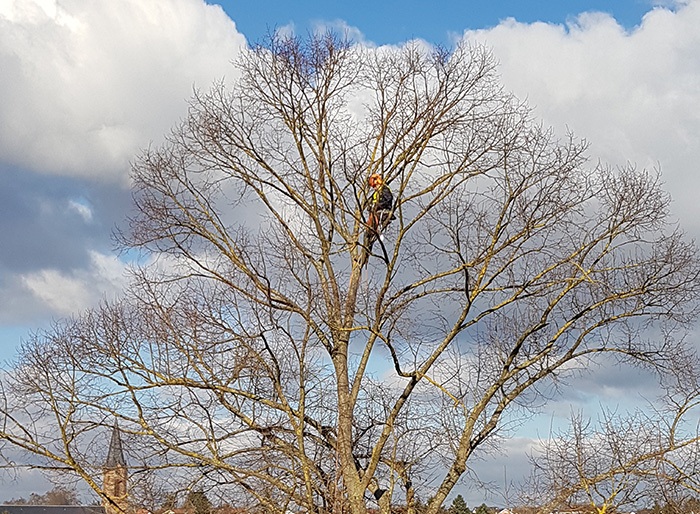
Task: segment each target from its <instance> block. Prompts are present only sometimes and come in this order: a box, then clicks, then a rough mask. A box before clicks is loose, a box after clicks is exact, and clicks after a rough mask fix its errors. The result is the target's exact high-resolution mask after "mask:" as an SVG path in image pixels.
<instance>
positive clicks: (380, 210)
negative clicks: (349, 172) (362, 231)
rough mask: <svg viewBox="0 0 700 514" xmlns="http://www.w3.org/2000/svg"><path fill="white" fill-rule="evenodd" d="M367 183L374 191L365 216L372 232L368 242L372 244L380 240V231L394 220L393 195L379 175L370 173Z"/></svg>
mask: <svg viewBox="0 0 700 514" xmlns="http://www.w3.org/2000/svg"><path fill="white" fill-rule="evenodd" d="M368 183H369V187H371V188H372V189H373V190H374V192H373V193H372V197H371V198H370V203H369V214H368V216H367V225H368V226H369V229H370V231H371V232H372V237H371V238H370V241H371V242H374V241H376V239H377V238H381V233H382V230H384V228H385V227H386V226H387V225H388V224H389V223H390V222H391V220H393V219H395V216H394V214H393V209H394V195H393V194H392V193H391V190H390V189H389V187H388V186H387V185H386V184H385V183H384V179H383V178H382V176H381V175H380V174H379V173H372V175H370V177H369V179H368Z"/></svg>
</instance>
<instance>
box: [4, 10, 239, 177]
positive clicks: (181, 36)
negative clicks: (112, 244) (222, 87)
mask: <svg viewBox="0 0 700 514" xmlns="http://www.w3.org/2000/svg"><path fill="white" fill-rule="evenodd" d="M244 45H245V40H244V38H243V36H242V35H240V34H238V33H237V32H236V29H235V25H234V23H233V22H232V21H231V20H230V19H229V18H228V17H227V16H226V14H225V13H224V12H223V10H222V9H221V8H220V7H219V6H212V5H207V4H205V3H204V2H202V1H201V0H120V1H118V2H115V1H112V0H65V1H61V2H58V0H0V69H2V70H3V72H2V74H0V97H2V98H3V101H2V102H0V161H5V162H9V163H12V164H15V165H19V166H23V167H27V168H30V169H33V170H37V171H43V172H50V173H58V174H65V175H79V176H92V177H96V176H98V175H102V176H105V177H106V178H108V179H111V180H115V179H117V180H125V179H126V176H127V174H128V161H129V160H130V159H131V158H132V157H133V155H134V153H135V152H136V151H138V149H139V148H142V147H144V146H146V145H148V144H149V143H150V142H151V141H154V140H156V141H157V140H160V138H161V136H162V135H163V134H165V133H166V132H167V131H168V130H169V128H170V127H171V126H172V125H173V124H174V123H176V122H177V121H178V120H179V119H180V118H182V117H183V116H184V114H185V109H186V100H187V99H188V98H189V97H190V96H191V94H192V90H193V87H195V86H197V87H201V88H204V89H206V88H207V87H208V86H209V85H210V84H211V83H212V82H213V81H215V80H220V79H222V78H223V77H225V76H231V75H232V74H233V73H234V69H233V67H232V66H231V64H230V63H231V61H232V60H233V59H234V58H235V56H236V54H237V52H238V51H239V50H240V48H241V47H242V46H244Z"/></svg>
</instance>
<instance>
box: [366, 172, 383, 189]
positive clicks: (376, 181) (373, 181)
mask: <svg viewBox="0 0 700 514" xmlns="http://www.w3.org/2000/svg"><path fill="white" fill-rule="evenodd" d="M367 182H368V183H369V187H379V186H381V185H382V184H383V183H384V179H383V178H382V176H381V175H380V174H379V173H372V174H371V175H370V176H369V178H368V179H367Z"/></svg>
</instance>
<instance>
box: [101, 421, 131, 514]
mask: <svg viewBox="0 0 700 514" xmlns="http://www.w3.org/2000/svg"><path fill="white" fill-rule="evenodd" d="M127 476H128V471H127V468H126V459H124V450H123V448H122V438H121V432H120V431H119V426H118V425H117V422H116V421H115V422H114V428H113V429H112V437H111V439H110V441H109V448H108V450H107V460H106V461H105V464H104V468H103V474H102V478H103V481H102V491H103V492H104V494H105V496H106V498H105V499H104V500H103V502H102V506H103V507H104V509H105V514H124V513H125V512H126V511H127V507H128V497H127Z"/></svg>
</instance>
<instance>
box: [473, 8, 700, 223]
mask: <svg viewBox="0 0 700 514" xmlns="http://www.w3.org/2000/svg"><path fill="white" fill-rule="evenodd" d="M699 24H700V1H698V0H692V1H690V2H687V3H685V4H679V5H678V7H677V10H675V11H671V10H668V9H663V8H655V9H653V10H651V11H650V12H649V13H647V14H646V15H645V17H644V19H643V20H642V23H641V25H640V26H639V27H637V28H635V29H634V30H633V31H626V30H624V29H623V28H622V27H621V26H620V25H618V24H617V23H616V22H615V20H614V19H612V18H611V17H609V16H608V15H605V14H600V13H587V14H583V15H581V16H579V17H578V18H576V19H574V20H572V21H570V22H569V23H568V24H567V26H561V25H551V24H545V23H534V24H530V25H526V24H521V23H517V22H516V21H514V20H512V19H510V20H506V21H504V22H503V23H501V24H500V25H499V26H497V27H494V28H492V29H488V30H478V31H468V32H465V34H464V37H465V38H466V39H468V40H471V41H479V42H484V43H485V44H486V45H488V46H489V47H491V48H492V50H493V53H494V55H495V57H496V59H497V60H498V61H499V62H500V63H501V66H500V72H501V74H502V78H503V82H504V84H505V85H506V87H507V88H508V89H510V90H512V91H513V92H514V93H515V94H516V95H517V96H519V97H520V98H523V99H527V100H528V102H529V103H530V104H531V105H532V106H534V107H535V109H536V110H535V113H536V114H537V115H538V116H540V117H542V118H543V119H544V121H545V123H547V124H551V125H552V126H554V127H555V128H556V129H557V130H558V131H559V132H561V133H563V132H564V130H565V129H566V128H569V129H572V130H573V131H574V133H575V134H576V135H577V136H579V137H584V138H585V139H587V140H588V141H589V142H590V143H591V155H592V156H593V157H594V158H601V159H602V160H603V161H605V162H608V163H611V164H614V165H619V164H625V163H626V162H631V163H634V164H636V165H638V166H640V167H647V168H650V167H654V166H659V165H660V166H661V169H662V171H663V177H664V180H665V182H666V186H667V189H668V191H669V192H670V193H671V194H672V196H673V198H674V202H675V203H674V213H675V214H676V215H677V216H680V217H681V218H682V221H683V225H684V226H685V227H686V228H687V229H689V230H691V232H692V233H693V234H694V235H695V236H698V235H700V217H698V216H697V206H696V200H695V191H697V190H698V188H700V173H698V171H697V170H698V166H697V163H698V161H700V140H699V138H698V137H697V136H698V134H700V88H698V84H700V59H698V58H697V56H698V55H700V32H698V30H697V26H698V25H699Z"/></svg>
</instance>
